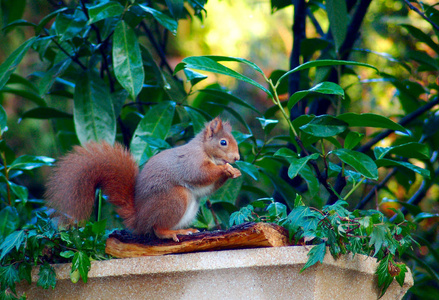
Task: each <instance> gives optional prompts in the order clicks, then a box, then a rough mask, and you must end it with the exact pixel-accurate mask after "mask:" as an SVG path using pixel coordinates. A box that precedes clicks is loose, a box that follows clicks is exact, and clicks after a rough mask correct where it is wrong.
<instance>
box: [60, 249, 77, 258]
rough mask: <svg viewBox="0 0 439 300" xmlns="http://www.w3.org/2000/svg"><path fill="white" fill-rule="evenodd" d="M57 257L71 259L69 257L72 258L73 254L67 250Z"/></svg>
mask: <svg viewBox="0 0 439 300" xmlns="http://www.w3.org/2000/svg"><path fill="white" fill-rule="evenodd" d="M59 255H60V256H61V257H64V258H71V257H73V256H74V255H75V252H74V251H72V250H67V251H63V252H61V253H60V254H59Z"/></svg>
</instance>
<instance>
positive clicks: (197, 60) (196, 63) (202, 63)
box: [174, 56, 273, 97]
mask: <svg viewBox="0 0 439 300" xmlns="http://www.w3.org/2000/svg"><path fill="white" fill-rule="evenodd" d="M220 58H221V59H222V60H226V59H227V58H226V57H220ZM215 59H219V58H218V57H214V56H190V57H186V58H184V59H183V62H182V63H180V64H178V65H177V67H175V70H174V74H175V73H176V72H178V71H180V70H183V69H184V68H188V69H196V70H202V71H207V72H213V73H217V74H222V75H227V76H230V77H233V78H236V79H238V80H241V81H244V82H247V83H250V84H252V85H254V86H256V87H257V88H259V89H261V90H263V91H264V92H265V93H267V94H268V95H269V96H270V97H273V95H272V94H271V92H270V91H269V90H268V89H266V88H265V87H264V86H262V85H261V84H260V83H258V82H256V81H254V80H253V79H251V78H249V77H247V76H244V75H242V74H240V73H238V72H236V71H234V70H232V69H230V68H228V67H226V66H224V65H222V64H219V63H218V62H217V61H216V60H215ZM228 59H229V61H239V62H241V61H242V60H240V59H237V58H234V57H230V58H228ZM261 72H262V71H261Z"/></svg>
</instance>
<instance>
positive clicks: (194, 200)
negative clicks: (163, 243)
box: [173, 184, 215, 229]
mask: <svg viewBox="0 0 439 300" xmlns="http://www.w3.org/2000/svg"><path fill="white" fill-rule="evenodd" d="M186 188H187V189H189V190H190V191H191V194H192V197H190V199H189V200H188V205H187V208H186V211H185V212H184V215H183V217H182V218H181V219H180V222H178V224H177V225H175V226H174V228H173V229H180V228H184V227H186V226H188V225H190V224H192V222H193V221H194V219H195V217H196V216H197V213H198V209H199V208H200V203H199V201H198V200H199V199H200V198H202V197H204V196H207V195H210V194H211V193H212V192H213V191H214V188H215V184H211V185H208V186H203V187H192V186H186Z"/></svg>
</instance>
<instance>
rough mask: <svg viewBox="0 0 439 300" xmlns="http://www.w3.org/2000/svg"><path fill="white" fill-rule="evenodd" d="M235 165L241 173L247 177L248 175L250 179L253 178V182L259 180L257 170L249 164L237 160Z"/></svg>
mask: <svg viewBox="0 0 439 300" xmlns="http://www.w3.org/2000/svg"><path fill="white" fill-rule="evenodd" d="M236 165H237V166H238V168H239V169H240V170H241V171H243V172H244V173H246V174H247V175H249V176H250V177H251V178H253V179H254V180H258V179H259V170H258V168H257V167H256V166H255V165H254V164H251V163H248V162H245V161H242V160H238V161H237V162H236Z"/></svg>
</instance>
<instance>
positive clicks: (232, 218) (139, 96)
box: [0, 0, 439, 297]
mask: <svg viewBox="0 0 439 300" xmlns="http://www.w3.org/2000/svg"><path fill="white" fill-rule="evenodd" d="M24 2H25V1H21V0H20V4H23V5H18V4H17V5H9V4H5V5H4V6H2V14H3V15H4V18H3V19H4V22H5V24H4V25H5V27H4V28H3V30H4V32H13V31H14V30H16V29H18V28H20V27H23V28H25V29H26V30H28V32H29V35H32V33H34V36H33V37H29V35H26V36H28V38H27V40H26V41H24V42H23V43H22V44H21V45H18V46H17V47H16V49H15V50H14V51H12V53H11V54H10V55H9V56H8V57H7V59H6V60H5V61H4V62H3V63H2V64H1V65H0V95H3V94H6V93H7V94H12V95H16V96H19V97H22V98H23V99H26V100H25V101H27V102H29V103H31V104H32V106H30V108H28V106H26V109H24V111H23V112H22V114H21V119H22V120H25V121H26V120H29V119H38V120H50V121H51V124H52V125H53V128H54V132H55V134H56V141H57V146H58V147H59V149H60V151H61V152H64V151H68V150H69V149H71V147H72V146H73V145H75V144H78V143H79V144H84V143H86V142H87V141H89V140H106V141H108V142H110V143H113V142H114V141H118V142H121V143H123V144H125V145H126V146H129V147H130V150H131V151H132V153H133V155H134V157H135V158H136V160H137V161H138V162H139V164H140V165H142V164H144V163H145V162H146V161H147V160H148V159H149V158H150V157H151V156H152V155H154V154H155V153H157V152H158V151H161V150H162V149H166V148H169V147H173V146H175V145H178V144H181V143H183V142H184V141H187V140H188V139H190V138H191V137H192V136H193V135H194V134H195V133H196V132H198V131H199V130H201V128H203V126H204V123H205V122H206V121H207V120H209V119H211V118H212V117H215V116H216V115H218V114H228V116H230V117H231V118H232V120H233V121H235V123H236V126H234V128H238V129H239V130H240V131H238V130H237V131H235V132H234V135H235V137H236V139H237V141H238V143H239V147H240V153H241V157H242V161H239V162H237V167H238V168H239V169H240V170H241V171H242V173H243V175H244V176H243V177H242V178H239V179H236V180H233V181H228V182H227V184H225V185H224V186H223V187H222V188H221V189H220V190H218V191H217V192H216V193H215V194H214V195H211V196H210V197H209V198H208V199H203V203H202V204H203V205H202V206H201V212H200V215H199V217H198V219H197V221H196V225H197V226H198V227H200V228H213V227H227V226H229V225H232V224H235V223H242V222H245V221H249V220H253V221H268V222H276V223H278V224H281V225H283V226H285V227H286V228H287V229H288V230H289V232H290V235H291V238H292V239H294V240H295V241H296V242H297V243H305V244H312V245H315V246H314V247H313V248H312V250H311V251H310V258H309V261H308V263H307V264H306V266H305V268H307V267H309V266H311V265H313V264H315V263H317V262H319V261H321V260H322V258H323V257H324V255H325V253H326V251H327V250H326V249H329V252H330V253H331V254H332V255H333V256H334V257H338V256H339V255H341V254H344V253H347V252H352V253H362V254H367V255H372V256H374V257H376V258H377V259H378V261H379V262H380V265H379V268H378V270H377V275H378V278H379V283H380V286H381V287H382V291H383V293H384V292H385V290H386V288H387V287H388V285H389V284H390V283H391V282H392V281H393V278H395V279H396V280H397V281H398V282H399V283H400V284H402V282H403V280H404V276H405V273H406V265H404V264H402V263H400V262H397V261H398V260H399V259H400V258H401V257H400V256H401V255H403V256H402V258H403V259H405V260H409V261H410V262H411V266H412V267H414V268H415V272H414V274H415V279H416V281H417V285H418V284H419V287H415V288H414V289H413V291H414V293H415V294H416V295H419V296H420V297H422V296H425V295H426V293H425V292H424V291H423V290H427V289H426V288H425V287H428V286H429V284H430V285H431V283H433V285H436V286H437V285H439V278H438V276H437V269H438V268H439V259H438V258H439V254H438V251H437V250H436V248H437V247H436V243H437V234H436V235H435V232H436V231H437V225H431V224H435V223H434V222H433V221H434V220H436V219H437V218H438V216H437V215H436V214H434V213H431V212H429V211H425V212H423V211H422V210H421V208H420V206H419V203H420V202H421V200H422V199H424V198H425V197H426V194H427V192H428V191H430V190H433V191H434V188H435V185H437V176H438V174H439V172H438V155H437V150H435V149H437V148H438V145H439V143H438V142H439V139H438V138H439V126H438V124H439V121H438V120H439V119H438V115H437V104H438V103H439V100H438V97H437V91H439V87H438V84H437V82H435V81H434V80H433V81H432V80H431V78H432V77H434V78H437V73H438V71H439V68H438V66H437V56H438V53H439V46H438V45H437V43H436V40H437V32H439V28H438V27H437V25H436V24H438V23H439V22H438V21H439V18H438V17H439V13H438V10H437V9H436V7H435V6H428V5H427V4H425V3H422V5H419V7H420V9H418V13H419V14H421V17H422V15H423V16H428V18H427V21H428V25H431V27H432V30H431V32H429V33H428V34H427V33H425V32H424V31H423V30H425V28H424V27H422V28H421V26H420V27H419V28H418V27H416V26H417V25H416V26H413V25H401V26H399V27H398V28H400V29H403V30H405V31H403V33H402V35H404V36H405V37H407V36H410V37H411V40H410V42H407V43H410V45H409V47H401V48H408V49H410V51H407V53H406V54H405V55H406V57H402V58H399V59H395V58H392V57H391V56H389V55H386V54H382V53H376V51H373V49H372V50H371V51H369V50H366V51H364V50H359V49H358V48H355V49H354V48H353V45H354V42H355V41H356V40H357V37H359V36H361V35H360V34H359V31H360V28H361V24H362V22H363V21H365V20H366V19H367V18H365V15H366V13H367V11H368V6H369V4H370V1H343V0H331V1H324V2H322V3H324V5H322V3H321V1H304V0H298V1H295V2H294V5H295V7H294V16H293V18H294V27H293V35H294V39H293V40H294V44H293V50H292V53H291V65H290V66H289V67H288V68H287V67H285V68H284V69H286V70H275V71H273V72H272V73H271V74H267V73H265V72H266V71H265V70H266V69H268V68H266V67H260V66H258V65H257V64H256V63H254V62H252V61H250V60H248V59H244V58H239V57H229V56H214V55H204V56H189V57H186V58H184V59H183V60H182V61H181V62H180V63H179V64H177V66H176V67H175V69H172V68H171V66H170V63H169V60H168V58H169V57H167V49H166V45H167V42H168V35H169V34H170V35H175V34H176V32H177V30H178V24H179V21H180V20H182V19H185V18H187V19H189V18H193V17H196V18H198V19H200V20H203V18H204V16H205V15H206V11H205V8H204V5H205V3H206V2H207V1H193V0H186V1H183V0H177V1H152V2H151V1H141V0H136V1H134V0H133V1H128V0H118V1H100V0H79V1H69V2H68V3H67V4H66V1H59V2H58V1H56V4H55V1H50V2H51V3H53V5H54V9H53V10H52V12H50V13H49V14H47V15H46V16H44V17H42V18H40V20H37V21H38V22H37V23H32V22H29V21H26V20H22V19H21V18H22V16H23V10H24V7H25V5H24ZM406 2H407V3H409V2H408V1H406ZM414 2H416V1H412V2H410V3H409V4H407V5H408V7H409V8H410V9H412V7H411V5H413V3H414ZM14 4H15V2H14ZM290 5H293V4H292V2H291V1H285V0H272V1H271V8H272V12H273V13H275V12H276V11H279V10H282V9H283V8H285V7H288V6H290ZM377 5H384V4H377ZM383 9H388V8H387V7H386V8H383ZM212 13H214V12H212ZM405 13H407V12H406V11H405ZM306 18H309V20H310V21H311V22H306ZM383 19H385V18H383ZM321 24H329V28H327V31H326V32H324V30H323V28H326V27H327V26H321ZM412 24H416V23H412ZM307 26H308V27H309V26H312V27H313V28H311V30H307V29H308V28H307ZM421 29H422V30H421ZM377 30H378V29H377ZM394 31H395V30H393V31H392V32H394ZM310 33H313V34H314V36H309V34H310ZM363 36H364V35H363ZM392 40H393V41H394V42H395V43H396V41H397V40H404V41H406V40H407V39H406V38H402V39H393V38H392ZM363 42H364V40H363ZM413 49H415V51H413ZM425 49H428V51H427V50H425ZM31 51H32V52H35V53H36V54H38V58H39V60H40V61H39V63H35V64H33V68H32V69H33V70H34V72H33V73H32V74H25V76H21V75H18V74H17V73H19V72H17V70H19V71H21V70H20V68H19V66H20V65H21V64H23V62H24V61H25V56H26V53H28V52H31ZM358 52H367V53H369V54H368V55H371V56H373V55H375V56H376V55H378V56H381V57H384V59H386V62H391V63H392V64H394V67H392V68H390V69H391V70H392V72H393V70H396V71H394V72H393V73H392V72H389V70H388V69H389V68H387V67H381V65H382V64H381V63H377V62H376V60H373V59H370V61H374V63H373V64H375V65H376V66H378V65H379V66H380V67H379V68H377V67H376V66H373V65H371V64H369V63H365V62H362V59H363V56H358V55H356V53H358ZM386 66H387V65H386ZM271 67H272V66H271ZM398 70H402V71H401V72H399V71H398ZM385 72H387V73H385ZM206 73H207V75H206ZM210 73H214V74H216V75H218V76H227V77H229V78H230V79H232V80H236V81H238V82H239V85H238V86H239V87H240V88H242V87H245V88H247V87H252V88H255V89H256V90H257V91H258V93H259V94H258V97H259V98H262V99H259V103H252V102H250V100H248V99H247V97H242V96H239V95H243V94H245V93H243V92H238V93H235V92H231V91H229V90H227V89H226V88H224V87H222V86H220V85H219V84H207V83H206V82H207V81H208V80H206V79H207V78H209V76H210ZM364 77H365V78H364ZM184 79H186V81H184ZM376 82H380V83H385V84H387V85H386V86H385V88H383V90H389V86H390V87H391V88H393V89H394V90H395V92H394V95H393V96H391V97H392V98H390V99H387V98H385V97H389V96H388V94H385V95H383V94H382V93H381V94H380V93H376V95H374V96H373V97H372V96H370V98H373V99H372V100H370V101H376V98H385V99H386V101H387V102H392V103H397V104H398V105H399V107H400V109H399V111H397V109H395V113H393V112H392V115H391V116H389V115H388V113H386V112H383V110H381V109H379V106H378V105H376V107H375V110H374V111H366V110H368V106H367V105H364V106H363V103H369V99H363V97H364V95H363V93H362V92H361V91H359V86H365V87H366V88H365V90H366V89H370V90H372V89H373V86H372V84H373V83H376ZM255 94H256V93H255ZM261 95H263V96H261ZM368 95H369V94H368ZM267 103H271V104H272V106H271V107H267ZM372 106H373V105H372ZM363 107H364V108H363ZM395 107H396V106H392V109H393V108H395ZM255 118H256V120H257V121H255V122H254V120H255ZM7 121H8V120H7V115H6V112H5V110H4V109H3V107H2V106H0V127H1V134H2V140H1V141H0V154H1V161H2V170H1V175H0V185H1V188H0V197H1V201H0V260H1V262H2V267H1V269H0V272H1V277H0V278H1V285H2V293H3V294H2V297H3V296H4V297H10V296H11V295H13V296H19V295H16V293H15V285H16V283H17V282H19V281H21V280H23V279H25V280H27V281H30V268H31V266H33V265H35V264H39V265H40V279H39V281H38V285H40V286H42V287H44V288H49V287H54V286H55V282H54V273H53V270H52V269H51V267H50V266H49V265H48V264H47V262H64V261H69V262H72V272H71V279H72V281H73V282H77V281H79V280H80V279H81V278H82V280H83V281H84V282H85V281H87V274H88V271H89V269H90V261H92V260H94V259H103V258H104V255H103V249H102V245H103V236H104V234H103V233H104V230H105V225H104V222H103V221H102V222H97V223H94V224H93V225H91V224H88V225H87V226H86V227H84V228H72V229H70V230H61V231H57V230H55V229H54V228H52V226H51V225H50V223H49V222H48V220H47V218H46V217H45V216H44V214H42V213H40V212H39V211H42V210H43V211H44V210H45V209H44V208H42V206H43V203H42V201H41V200H39V199H33V198H34V197H33V196H32V193H30V192H29V190H28V188H27V187H26V186H25V184H23V181H22V180H21V179H22V178H26V176H29V175H31V174H32V173H33V172H34V171H35V170H36V169H37V168H40V167H44V166H50V165H51V164H53V162H54V160H53V159H52V158H49V157H44V156H29V155H21V156H18V157H16V156H15V154H14V152H13V151H12V149H11V148H10V147H8V145H7V143H6V140H5V134H7V132H8V131H7V130H8V126H7V125H8V122H7ZM9 123H10V121H9ZM255 124H256V125H255ZM234 125H235V124H234ZM395 186H396V187H397V188H395ZM398 190H403V191H404V192H403V193H402V194H403V196H401V193H398ZM298 195H300V196H298ZM254 199H259V200H254ZM374 199H376V201H375V202H376V205H374V203H373V201H372V200H374ZM305 204H306V205H305ZM104 206H105V205H104ZM365 207H368V208H370V207H374V209H368V210H363V209H364V208H365ZM423 207H424V206H423ZM100 208H101V207H100ZM348 208H349V209H348ZM395 208H397V209H395ZM400 208H401V209H400ZM103 209H105V208H103ZM399 209H400V210H399ZM37 212H38V213H37ZM49 212H50V211H49ZM98 219H99V218H98ZM412 221H413V222H414V223H416V224H419V225H420V227H421V228H422V229H423V232H421V235H422V236H419V237H417V238H416V239H417V240H418V241H419V242H420V243H421V244H422V245H423V246H422V248H421V249H424V250H425V249H427V250H428V251H427V252H428V254H427V255H426V256H427V257H428V263H425V262H424V260H423V259H420V257H422V255H420V253H418V252H419V251H418V250H412V249H410V245H412V244H416V243H414V240H413V239H414V238H413V236H412V235H411V232H412V230H413V228H414V225H413V223H412ZM117 222H118V218H117V216H115V217H113V218H109V223H110V224H111V227H115V226H117V225H115V224H117ZM436 224H437V222H436ZM424 229H426V230H424ZM87 237H88V238H87ZM90 237H91V238H90ZM429 239H433V242H431V243H430V242H429V241H428V240H429ZM327 247H328V248H327ZM48 249H53V251H48ZM414 249H416V248H414ZM425 278H426V279H425ZM421 287H424V289H423V288H421ZM431 293H433V294H434V292H431ZM436 295H437V291H436Z"/></svg>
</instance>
